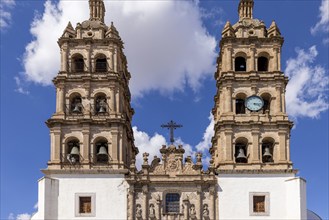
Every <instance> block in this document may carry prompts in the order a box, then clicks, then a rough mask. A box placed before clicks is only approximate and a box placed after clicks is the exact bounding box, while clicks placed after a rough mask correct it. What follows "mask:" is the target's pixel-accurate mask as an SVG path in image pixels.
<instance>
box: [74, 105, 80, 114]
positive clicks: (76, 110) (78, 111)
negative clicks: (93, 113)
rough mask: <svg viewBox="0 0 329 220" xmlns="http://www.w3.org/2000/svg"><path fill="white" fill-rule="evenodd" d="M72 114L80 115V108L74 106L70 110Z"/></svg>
mask: <svg viewBox="0 0 329 220" xmlns="http://www.w3.org/2000/svg"><path fill="white" fill-rule="evenodd" d="M72 112H74V113H81V110H80V108H79V106H78V105H75V106H74V109H73V110H72Z"/></svg>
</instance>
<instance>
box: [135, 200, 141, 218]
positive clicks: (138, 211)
mask: <svg viewBox="0 0 329 220" xmlns="http://www.w3.org/2000/svg"><path fill="white" fill-rule="evenodd" d="M136 218H138V219H141V218H142V207H141V205H139V204H137V206H136Z"/></svg>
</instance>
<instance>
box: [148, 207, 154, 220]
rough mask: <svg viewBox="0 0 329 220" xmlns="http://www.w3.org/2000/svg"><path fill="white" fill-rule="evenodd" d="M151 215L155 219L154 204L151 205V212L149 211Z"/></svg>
mask: <svg viewBox="0 0 329 220" xmlns="http://www.w3.org/2000/svg"><path fill="white" fill-rule="evenodd" d="M149 215H150V218H151V219H154V218H155V208H154V205H153V204H150V210H149Z"/></svg>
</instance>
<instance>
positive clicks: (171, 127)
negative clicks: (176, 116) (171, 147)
mask: <svg viewBox="0 0 329 220" xmlns="http://www.w3.org/2000/svg"><path fill="white" fill-rule="evenodd" d="M181 127H183V125H178V124H176V122H174V121H173V120H171V121H170V122H168V124H163V125H161V128H168V129H169V130H170V142H171V144H173V143H174V142H175V139H174V130H175V129H176V128H181Z"/></svg>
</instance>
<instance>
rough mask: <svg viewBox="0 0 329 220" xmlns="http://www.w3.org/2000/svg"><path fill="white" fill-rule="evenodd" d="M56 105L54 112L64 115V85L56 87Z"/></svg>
mask: <svg viewBox="0 0 329 220" xmlns="http://www.w3.org/2000/svg"><path fill="white" fill-rule="evenodd" d="M56 90H57V105H56V112H57V113H64V96H65V92H64V85H58V86H57V89H56Z"/></svg>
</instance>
